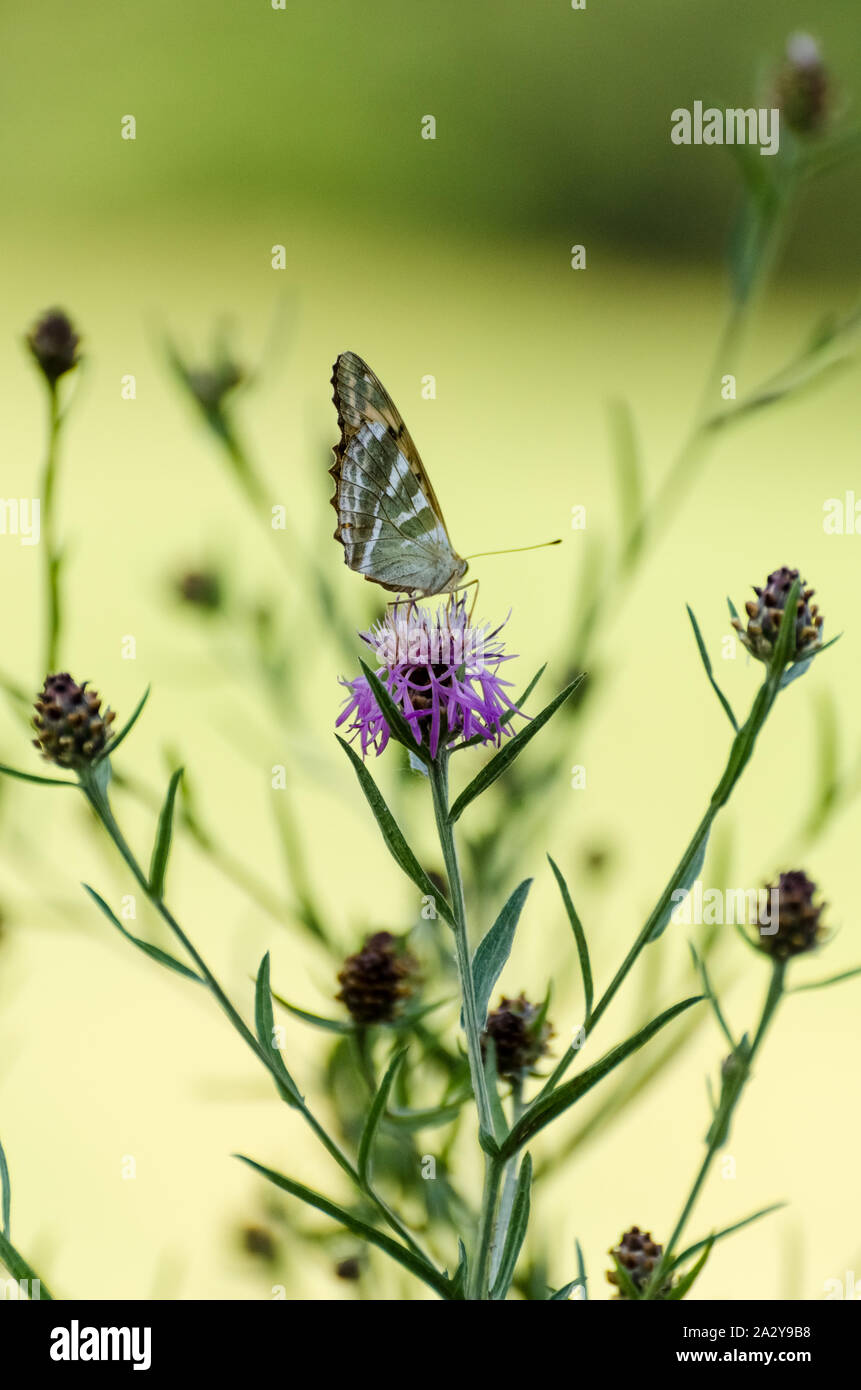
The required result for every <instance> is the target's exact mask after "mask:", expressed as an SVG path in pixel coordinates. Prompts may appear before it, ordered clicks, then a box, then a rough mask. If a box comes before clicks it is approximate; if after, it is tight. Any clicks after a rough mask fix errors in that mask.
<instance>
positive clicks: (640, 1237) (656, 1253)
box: [607, 1226, 664, 1298]
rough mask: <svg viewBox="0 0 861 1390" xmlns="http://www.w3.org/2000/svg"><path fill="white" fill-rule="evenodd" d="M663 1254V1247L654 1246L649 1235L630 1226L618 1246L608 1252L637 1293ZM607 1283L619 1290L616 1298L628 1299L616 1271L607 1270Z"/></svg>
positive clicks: (646, 1281) (645, 1283) (643, 1287)
mask: <svg viewBox="0 0 861 1390" xmlns="http://www.w3.org/2000/svg"><path fill="white" fill-rule="evenodd" d="M663 1253H664V1248H663V1246H662V1245H658V1244H656V1242H655V1241H653V1240H652V1237H651V1235H650V1233H649V1232H648V1231H641V1230H640V1228H639V1226H632V1227H631V1229H630V1231H626V1232H625V1234H624V1235H623V1236H622V1239H621V1240H620V1241H619V1244H618V1245H614V1246H613V1248H612V1249H611V1250H610V1251H609V1254H611V1255H612V1256H613V1257H614V1258H615V1259H616V1260H618V1262H619V1264H620V1265H621V1266H622V1268H623V1269H624V1270H625V1272H626V1273H627V1275H628V1277H629V1279H630V1280H631V1283H632V1284H633V1285H634V1287H635V1288H636V1290H637V1291H638V1293H639V1292H642V1290H643V1289H645V1287H646V1285H647V1284H648V1282H649V1280H650V1279H651V1277H652V1274H653V1273H654V1271H655V1268H656V1267H657V1264H658V1261H659V1260H660V1258H661V1256H662V1255H663ZM607 1281H608V1283H610V1284H615V1285H616V1287H617V1288H618V1289H619V1292H618V1293H617V1294H616V1295H615V1297H616V1298H628V1297H629V1295H628V1294H627V1293H626V1292H625V1290H624V1287H622V1284H621V1280H620V1278H619V1273H618V1270H615V1269H611V1270H609V1271H608V1273H607Z"/></svg>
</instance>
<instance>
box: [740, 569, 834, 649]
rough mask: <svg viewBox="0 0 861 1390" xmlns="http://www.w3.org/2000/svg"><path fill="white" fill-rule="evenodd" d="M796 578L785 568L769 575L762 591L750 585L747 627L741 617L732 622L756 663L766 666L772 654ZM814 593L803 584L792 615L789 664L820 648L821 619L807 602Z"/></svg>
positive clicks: (791, 571)
mask: <svg viewBox="0 0 861 1390" xmlns="http://www.w3.org/2000/svg"><path fill="white" fill-rule="evenodd" d="M798 576H799V572H798V570H791V569H789V568H788V567H787V566H786V565H783V567H782V568H781V569H779V570H775V571H774V573H773V574H770V575H769V576H768V580H767V581H766V584H765V587H764V588H762V589H760V588H759V587H758V586H757V585H756V584H754V586H753V592H754V593H755V594H756V598H755V599H750V600H749V601H748V602H747V603H746V604H745V611H746V612H747V616H748V623H747V627H746V628H745V627H744V625H743V624H742V621H741V619H740V618H737V617H734V618H733V619H732V625H733V627H734V628H735V630H736V632H737V633H738V635H739V638H740V640H741V642H742V643H743V645H744V646H745V647H747V650H748V651H749V652H750V654H751V656H755V657H756V659H757V661H764V662H765V663H766V665H768V663H769V662H770V661H771V658H772V655H773V653H774V644H775V642H776V641H777V634H778V632H779V630H780V622H781V619H782V617H783V611H784V609H785V608H786V600H787V599H788V598H789V593H790V590H791V589H792V586H793V584H794V583H795V581H796V579H798ZM813 592H814V591H813V589H808V588H806V587H805V585H804V581H802V585H801V592H800V593H799V596H798V609H797V611H796V616H795V648H794V650H792V651H790V652H789V659H790V660H792V661H799V660H801V658H802V657H805V656H810V655H812V653H813V652H815V651H816V650H817V648H819V647H821V646H822V622H823V618H822V614H821V613H820V612H819V609H818V608H817V606H816V604H815V603H814V604H811V602H810V600H811V598H812V597H813Z"/></svg>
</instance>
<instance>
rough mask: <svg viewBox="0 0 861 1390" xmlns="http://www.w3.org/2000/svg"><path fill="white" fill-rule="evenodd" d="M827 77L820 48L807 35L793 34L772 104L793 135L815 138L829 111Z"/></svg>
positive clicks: (787, 47)
mask: <svg viewBox="0 0 861 1390" xmlns="http://www.w3.org/2000/svg"><path fill="white" fill-rule="evenodd" d="M829 86H830V84H829V75H828V69H827V67H826V66H825V64H824V62H823V61H822V54H821V52H820V49H819V45H818V43H817V42H816V40H815V39H813V38H811V36H810V35H809V34H792V35H791V37H790V38H789V40H788V42H787V45H786V58H785V60H784V63H783V66H782V68H781V69H780V72H779V73H778V76H777V84H776V89H775V98H774V99H775V102H776V104H777V106H778V107H779V108H780V113H781V115H782V117H783V119H784V120H785V122H786V124H787V125H788V126H789V128H790V130H794V131H795V133H796V135H818V134H819V133H820V132H821V130H822V129H823V127H824V126H825V124H826V121H827V119H828V109H829V96H830V91H829Z"/></svg>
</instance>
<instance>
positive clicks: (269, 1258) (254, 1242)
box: [239, 1225, 278, 1264]
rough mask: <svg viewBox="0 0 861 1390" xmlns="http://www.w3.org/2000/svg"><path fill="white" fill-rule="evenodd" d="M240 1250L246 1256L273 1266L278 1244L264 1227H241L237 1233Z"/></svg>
mask: <svg viewBox="0 0 861 1390" xmlns="http://www.w3.org/2000/svg"><path fill="white" fill-rule="evenodd" d="M239 1238H240V1241H241V1244H242V1249H243V1250H244V1251H245V1253H246V1255H252V1256H254V1258H255V1259H258V1260H263V1261H264V1262H265V1263H266V1264H273V1263H274V1261H275V1260H276V1258H277V1256H278V1243H277V1241H276V1239H275V1237H274V1236H273V1234H272V1232H271V1231H270V1230H269V1229H268V1228H267V1227H266V1226H253V1225H249V1226H243V1227H242V1229H241V1231H240V1232H239Z"/></svg>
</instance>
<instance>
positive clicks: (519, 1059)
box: [481, 994, 553, 1081]
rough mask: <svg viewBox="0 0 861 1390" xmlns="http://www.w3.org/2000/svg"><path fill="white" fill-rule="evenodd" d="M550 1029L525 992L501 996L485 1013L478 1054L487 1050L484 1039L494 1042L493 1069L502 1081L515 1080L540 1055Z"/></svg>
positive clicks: (527, 1070) (530, 1069) (528, 1068)
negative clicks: (494, 1060) (513, 995)
mask: <svg viewBox="0 0 861 1390" xmlns="http://www.w3.org/2000/svg"><path fill="white" fill-rule="evenodd" d="M552 1036H553V1029H552V1028H551V1027H550V1025H549V1023H547V1022H546V1021H545V1019H544V1011H543V1009H539V1008H537V1007H536V1005H535V1004H530V1003H529V1001H528V1000H527V998H526V995H525V994H521V995H519V996H518V998H517V999H505V998H502V999H500V1001H499V1008H498V1009H495V1010H494V1011H493V1013H492V1014H488V1016H487V1025H486V1027H485V1030H484V1032H483V1033H482V1035H481V1051H482V1056H484V1055H485V1053H486V1051H487V1039H488V1038H493V1041H494V1043H495V1044H496V1070H497V1073H498V1075H499V1076H501V1077H504V1078H505V1079H506V1080H510V1081H513V1080H516V1079H517V1078H518V1077H520V1076H523V1074H524V1072H529V1071H532V1069H533V1067H534V1066H535V1065H536V1063H537V1062H538V1061H539V1059H540V1058H541V1057H543V1056H544V1054H545V1052H546V1051H547V1044H548V1042H549V1041H550V1038H551V1037H552Z"/></svg>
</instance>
